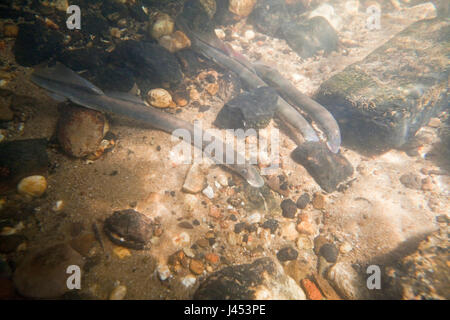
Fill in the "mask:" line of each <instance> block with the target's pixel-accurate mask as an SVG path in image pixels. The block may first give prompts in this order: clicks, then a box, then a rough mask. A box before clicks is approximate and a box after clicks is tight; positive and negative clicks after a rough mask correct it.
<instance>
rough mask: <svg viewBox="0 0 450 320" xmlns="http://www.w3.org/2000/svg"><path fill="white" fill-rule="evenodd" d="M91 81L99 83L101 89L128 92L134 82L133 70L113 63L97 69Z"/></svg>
mask: <svg viewBox="0 0 450 320" xmlns="http://www.w3.org/2000/svg"><path fill="white" fill-rule="evenodd" d="M92 81H93V82H94V83H98V84H100V86H101V88H102V89H103V90H109V91H120V92H129V91H130V90H131V89H132V88H133V86H134V84H135V83H136V80H135V77H134V74H133V72H131V71H130V70H128V69H127V68H122V67H116V66H113V65H107V66H105V67H103V68H101V69H99V70H97V71H96V73H95V75H94V79H92Z"/></svg>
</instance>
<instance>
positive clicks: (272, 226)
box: [262, 219, 279, 234]
mask: <svg viewBox="0 0 450 320" xmlns="http://www.w3.org/2000/svg"><path fill="white" fill-rule="evenodd" d="M278 224H279V223H278V221H277V220H275V219H269V220H266V221H264V223H263V224H262V227H263V228H264V229H269V230H270V233H272V234H274V233H275V231H277V229H278Z"/></svg>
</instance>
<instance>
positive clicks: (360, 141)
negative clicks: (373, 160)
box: [314, 18, 449, 155]
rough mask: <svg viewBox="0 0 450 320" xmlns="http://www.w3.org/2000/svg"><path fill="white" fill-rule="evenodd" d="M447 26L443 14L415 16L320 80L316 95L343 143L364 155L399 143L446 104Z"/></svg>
mask: <svg viewBox="0 0 450 320" xmlns="http://www.w3.org/2000/svg"><path fill="white" fill-rule="evenodd" d="M447 31H448V21H446V20H445V19H439V18H436V19H424V20H420V21H417V22H415V23H413V24H411V25H410V26H409V27H407V28H406V29H405V30H403V31H401V32H400V33H398V34H397V35H395V36H394V37H392V38H391V39H390V40H389V41H387V42H386V43H384V44H383V45H381V46H380V47H379V48H377V49H376V50H374V51H373V52H372V53H371V54H369V55H368V56H366V58H364V59H363V60H362V61H360V62H356V63H354V64H352V65H350V66H348V67H346V68H345V69H344V70H343V71H341V72H339V73H338V74H336V75H334V76H332V77H331V78H329V79H328V80H326V81H325V82H323V83H322V84H321V86H320V88H319V90H318V91H317V93H316V94H315V97H314V99H315V100H316V101H317V102H318V103H320V104H322V105H323V106H324V107H325V108H327V109H328V110H329V111H330V112H331V113H332V114H333V116H334V117H335V118H336V120H337V121H338V123H339V126H340V129H341V136H342V140H343V144H345V145H346V146H348V147H351V148H353V149H355V150H357V151H359V152H363V153H365V154H368V155H374V154H380V153H384V152H386V151H387V150H390V149H392V148H399V147H401V146H403V145H404V144H405V143H407V142H408V140H410V139H411V138H412V137H414V136H415V134H416V132H417V131H418V130H419V129H420V128H421V127H422V126H424V125H426V124H427V123H428V121H429V119H430V118H431V117H433V116H435V115H436V114H438V113H439V112H440V110H442V109H443V108H445V107H446V105H447V100H446V99H447V98H446V90H447V87H448V83H447V82H448V81H447V80H448V79H447V75H446V73H445V71H444V70H446V69H445V68H446V65H448V58H446V57H447V51H448V50H447V48H448V43H449V39H448V38H447V37H445V34H446V33H447ZM417 43H420V44H421V45H420V46H418V47H417V45H416V44H417ZM417 57H419V58H417ZM379 66H383V67H382V68H380V67H379ZM412 70H414V71H412ZM417 75H420V76H417ZM428 79H435V80H433V81H431V82H430V81H429V80H428ZM337 102H338V103H337Z"/></svg>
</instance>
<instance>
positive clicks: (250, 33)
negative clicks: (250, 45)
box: [244, 30, 255, 41]
mask: <svg viewBox="0 0 450 320" xmlns="http://www.w3.org/2000/svg"><path fill="white" fill-rule="evenodd" d="M244 37H245V39H247V40H248V41H250V40H253V39H254V38H255V32H254V31H253V30H247V31H245V33H244Z"/></svg>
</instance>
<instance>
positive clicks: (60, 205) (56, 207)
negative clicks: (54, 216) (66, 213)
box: [52, 200, 64, 212]
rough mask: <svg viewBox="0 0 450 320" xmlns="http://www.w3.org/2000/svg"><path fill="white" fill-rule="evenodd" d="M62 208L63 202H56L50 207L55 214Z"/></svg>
mask: <svg viewBox="0 0 450 320" xmlns="http://www.w3.org/2000/svg"><path fill="white" fill-rule="evenodd" d="M63 208H64V201H62V200H58V201H56V202H55V204H54V205H53V207H52V210H53V211H55V212H58V211H61V210H62V209H63Z"/></svg>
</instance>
